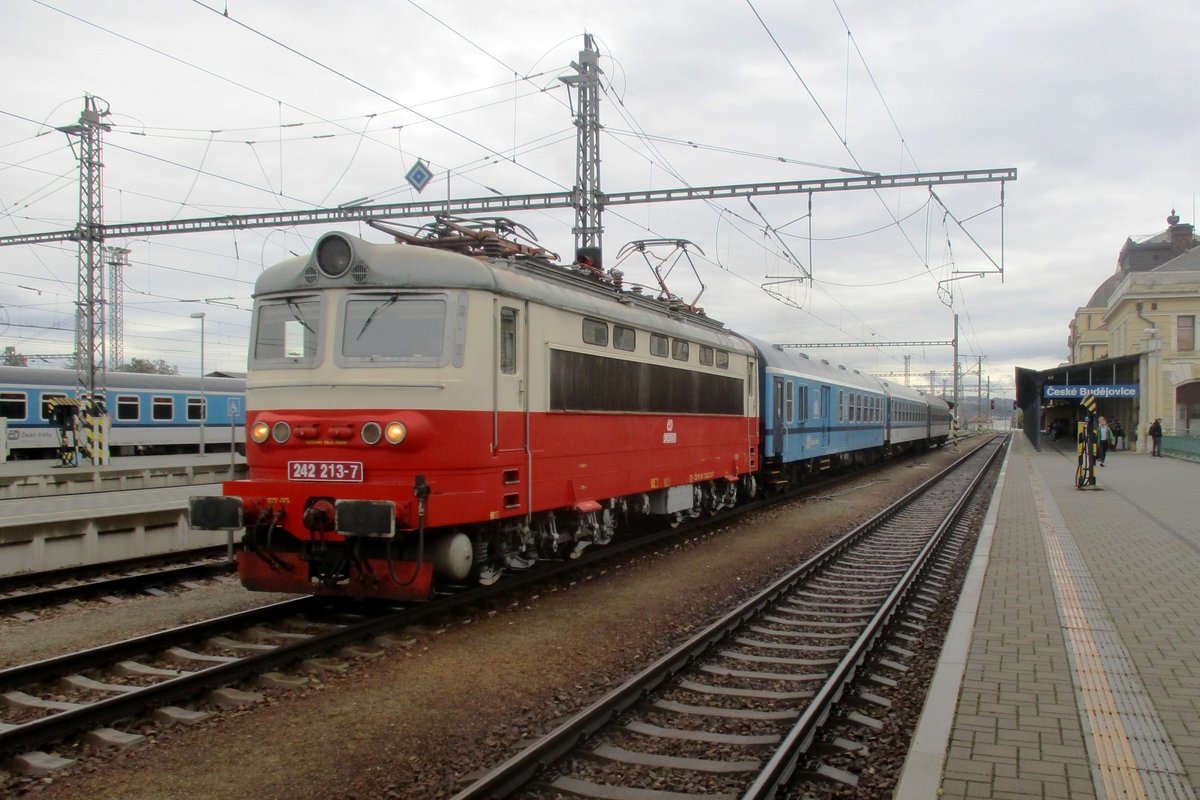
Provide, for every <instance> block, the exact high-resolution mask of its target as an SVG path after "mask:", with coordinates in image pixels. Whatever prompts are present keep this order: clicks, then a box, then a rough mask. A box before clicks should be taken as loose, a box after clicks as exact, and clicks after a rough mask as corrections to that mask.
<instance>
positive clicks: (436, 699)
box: [0, 448, 958, 800]
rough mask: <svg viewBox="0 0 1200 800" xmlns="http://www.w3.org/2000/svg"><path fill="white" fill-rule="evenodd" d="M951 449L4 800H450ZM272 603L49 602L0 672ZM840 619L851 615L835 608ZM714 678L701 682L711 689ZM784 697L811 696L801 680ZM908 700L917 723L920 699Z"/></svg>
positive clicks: (13, 630)
mask: <svg viewBox="0 0 1200 800" xmlns="http://www.w3.org/2000/svg"><path fill="white" fill-rule="evenodd" d="M957 455H958V453H955V452H954V451H952V450H951V449H949V448H947V449H946V450H945V451H938V452H930V453H929V454H926V455H923V456H921V457H920V458H916V459H909V460H906V461H903V462H901V463H899V464H896V465H892V466H890V467H888V468H887V469H886V470H884V471H882V472H879V473H874V474H872V476H871V477H870V478H864V479H861V480H859V481H856V482H854V484H852V485H851V486H848V487H839V488H838V490H837V491H836V493H835V494H829V495H825V496H823V497H818V498H814V499H809V500H806V501H797V502H794V503H790V504H788V505H786V506H782V507H778V508H774V509H770V510H767V511H763V512H759V513H757V514H754V515H751V516H750V517H749V518H748V519H746V520H745V521H743V522H739V523H737V524H736V525H733V524H729V525H726V526H724V527H723V528H722V529H720V530H718V531H716V532H714V533H711V534H705V535H700V536H695V537H691V538H690V539H689V540H688V541H686V542H681V543H677V544H673V545H669V546H664V547H663V548H660V549H658V550H656V551H653V552H644V553H641V554H638V555H636V556H633V557H629V558H627V559H624V560H622V561H621V562H620V563H618V564H610V565H606V566H605V567H602V568H595V569H593V570H591V571H589V572H588V573H587V574H586V575H584V576H582V577H577V578H572V579H569V580H568V579H562V580H560V581H559V582H557V583H554V584H551V585H548V586H542V587H540V588H538V589H535V590H525V591H519V592H515V593H514V594H512V595H509V596H507V597H506V598H504V599H502V600H500V601H496V602H493V603H491V604H489V605H488V606H481V607H479V608H477V609H474V610H472V611H469V612H465V613H462V614H459V615H456V616H454V617H453V618H452V619H450V618H448V619H445V620H441V621H439V622H437V623H431V624H430V625H428V626H424V627H422V628H421V629H418V630H413V631H408V632H405V633H404V634H403V636H404V637H406V638H407V640H408V641H407V642H406V644H408V646H406V647H392V648H389V649H388V650H387V652H386V654H385V655H384V657H382V658H377V659H359V660H356V661H352V662H347V663H346V669H345V670H344V671H337V672H327V673H313V674H311V675H310V676H309V678H310V679H309V682H308V683H307V684H306V685H305V686H304V687H302V688H300V689H295V690H291V691H275V692H266V699H265V701H264V702H262V703H259V704H256V705H253V706H249V707H244V708H240V709H236V710H216V709H212V710H214V711H216V713H214V714H213V716H212V717H210V718H209V719H208V720H206V721H204V722H201V723H198V724H196V725H191V726H175V727H161V726H157V725H154V724H152V723H148V722H139V723H137V725H136V726H133V725H131V726H129V727H126V728H124V729H126V730H132V731H134V732H138V733H143V734H145V735H147V736H148V737H149V738H148V741H147V743H145V744H143V745H142V746H140V747H137V748H134V749H131V750H128V751H125V752H122V753H119V754H116V755H114V754H112V753H103V754H98V755H89V754H87V753H86V751H83V750H79V751H78V752H70V753H63V755H67V756H68V757H73V758H78V763H77V764H76V765H75V766H74V767H72V768H71V769H69V770H67V771H65V772H63V773H58V774H56V775H54V776H51V777H49V778H44V779H26V778H18V777H15V776H12V775H9V774H7V773H4V772H3V771H0V795H4V794H9V795H13V796H17V797H39V798H46V800H95V798H97V797H103V798H114V799H119V798H128V799H129V800H147V799H148V798H154V799H155V800H172V799H173V798H181V799H182V798H189V799H190V798H210V797H211V798H221V799H222V800H238V798H247V799H248V800H249V799H250V798H253V799H254V800H268V799H269V798H294V800H310V799H311V800H318V799H320V800H326V798H345V800H365V799H367V798H444V797H448V796H449V795H450V794H452V793H453V792H454V790H455V789H457V788H460V787H461V786H462V785H463V784H464V783H465V782H466V781H467V779H468V777H469V776H470V775H472V774H475V773H477V772H478V771H480V770H483V769H486V768H488V767H491V766H494V765H496V764H498V763H499V762H500V761H502V760H503V759H504V758H506V757H507V756H508V755H511V753H512V752H514V750H515V748H518V747H520V746H521V744H522V743H523V742H527V741H529V740H532V739H534V738H536V737H538V736H540V735H542V734H543V733H545V732H546V731H548V730H550V729H552V728H553V727H554V726H555V725H556V724H557V723H559V722H561V721H562V720H563V719H565V718H566V717H567V716H569V715H571V714H573V713H575V712H577V711H578V710H580V709H581V708H583V707H585V706H586V705H588V704H589V703H591V702H592V701H594V700H595V699H596V698H598V697H599V696H600V695H601V694H602V693H604V692H605V691H607V690H608V689H610V688H612V687H613V686H616V685H618V684H619V683H621V682H622V681H624V680H625V679H626V678H627V677H628V676H629V675H631V674H633V673H634V672H636V671H638V670H640V669H641V668H643V667H644V666H645V665H646V664H648V663H649V662H651V661H652V660H654V659H655V658H657V657H658V656H660V655H661V654H662V653H664V652H665V651H666V650H667V649H669V648H670V647H671V646H672V645H673V644H674V643H676V642H678V641H680V640H681V639H682V638H683V637H685V636H686V635H688V634H690V633H692V632H693V631H694V630H696V629H698V628H700V627H702V626H704V625H706V624H708V623H709V622H711V621H712V620H714V619H715V618H717V617H718V616H720V615H721V614H722V613H723V612H724V611H725V610H727V609H728V608H729V607H730V606H731V605H733V604H735V603H737V602H739V601H741V600H743V599H745V598H746V597H748V596H749V595H750V594H752V593H753V592H754V591H755V590H757V589H758V588H760V587H761V586H763V585H766V584H767V583H769V582H770V581H772V580H774V579H775V578H777V577H778V576H779V575H781V574H782V573H783V572H785V571H786V570H787V569H789V568H790V567H791V565H792V564H794V563H796V562H798V561H799V560H801V559H803V558H804V557H806V556H809V555H811V554H813V553H814V552H816V551H817V550H819V549H820V548H821V547H823V546H824V545H825V544H827V543H828V542H829V541H830V540H831V539H832V538H834V537H835V536H836V535H838V534H839V533H841V532H843V531H845V530H847V529H848V528H850V527H852V526H853V525H855V524H857V523H858V522H861V521H862V520H863V519H865V518H866V517H868V516H870V515H871V514H872V513H874V512H875V511H876V510H878V509H879V508H882V507H883V506H885V505H887V504H888V503H890V502H892V501H893V500H895V499H896V498H898V497H899V496H901V495H902V494H904V493H905V492H907V491H908V490H909V489H911V488H912V487H913V486H915V485H916V484H917V483H919V482H921V481H923V480H925V479H926V478H928V477H929V476H930V475H931V474H932V473H933V472H934V471H935V470H936V469H937V468H939V467H940V466H942V465H944V464H946V463H948V462H949V461H950V460H952V459H953V458H955V457H957ZM279 599H282V596H280V595H257V594H252V593H247V592H245V591H244V590H242V589H241V587H240V586H238V585H237V584H236V583H229V582H224V581H212V582H206V583H205V585H201V586H199V587H198V588H195V589H191V590H189V591H186V592H181V593H179V594H174V593H172V594H171V595H170V596H169V597H129V598H123V599H122V600H120V601H119V602H117V603H115V604H110V603H90V604H88V605H87V606H86V607H84V606H79V607H76V608H73V609H66V610H63V609H56V610H55V611H54V613H53V614H51V615H49V616H48V618H45V619H38V620H34V621H19V620H13V619H4V620H0V666H4V665H12V664H16V663H25V662H27V661H30V660H32V659H35V658H46V657H50V656H53V655H57V654H61V653H63V652H68V651H72V650H75V649H79V648H81V647H85V646H89V645H95V644H102V643H106V642H108V641H112V640H113V639H116V638H124V637H128V636H134V635H139V634H142V633H148V632H150V631H153V630H158V629H162V628H166V627H171V626H175V625H179V624H184V623H187V622H194V621H197V620H200V619H205V618H208V617H211V616H214V615H217V614H222V613H232V612H234V611H240V610H244V609H247V608H252V607H255V606H259V605H263V604H265V603H268V602H275V601H277V600H279ZM837 610H843V611H844V610H845V609H844V608H842V609H829V611H837ZM932 624H933V623H932V622H930V625H931V626H932ZM780 633H781V635H780V636H779V637H778V639H777V640H778V641H779V642H781V643H787V637H786V631H785V630H782V629H781V631H780ZM759 636H766V634H759ZM781 652H782V651H781ZM783 655H784V657H804V656H797V655H796V654H794V653H793V654H788V653H783ZM817 657H819V656H817ZM735 668H736V667H735ZM915 672H917V670H916V669H915V668H914V669H913V670H912V671H911V672H910V673H909V674H908V675H906V676H905V678H904V681H902V683H904V682H907V681H908V679H909V678H910V677H911V676H912V674H913V673H915ZM710 679H711V680H710ZM717 680H718V676H707V677H706V678H705V681H706V682H711V683H713V684H714V685H715V684H716V682H717ZM762 688H766V687H765V685H764V686H763V687H762ZM777 688H778V689H780V690H782V691H788V692H796V691H803V690H804V686H803V685H802V684H797V683H794V682H788V683H787V684H786V685H785V684H782V683H781V685H779V686H778V687H777ZM667 694H668V690H664V693H663V696H667ZM669 694H670V697H671V699H674V700H677V701H679V702H703V703H708V704H713V705H720V703H721V699H720V697H719V696H715V695H703V697H702V698H701V697H699V696H697V697H693V698H691V700H690V701H689V699H688V696H689V694H690V693H688V692H683V691H679V690H669ZM761 703H762V705H761V707H762V708H763V709H764V710H774V709H775V708H776V707H775V706H774V705H773V704H772V703H771V702H770V701H768V700H764V701H761ZM911 705H913V706H914V708H913V709H912V710H911V713H912V714H913V715H914V719H915V715H916V714H918V713H919V711H920V704H919V703H912V704H911ZM897 713H898V711H897ZM631 735H632V734H631ZM704 748H709V749H708V750H707V751H706V752H707V753H708V755H706V756H705V755H698V757H710V758H711V757H714V754H713V752H712V750H711V748H712V745H705V746H703V747H701V748H698V749H697V750H698V753H699V752H701V751H704ZM743 749H744V748H737V751H738V752H741V751H742V750H743ZM676 752H678V751H676ZM735 757H737V758H741V757H743V756H735ZM902 757H903V752H901V755H900V758H902ZM872 760H873V761H874V759H872ZM656 780H658V779H656ZM647 788H657V787H654V786H652V785H651V786H648V787H647ZM552 795H553V793H551V794H547V795H544V796H552ZM881 796H882V795H881Z"/></svg>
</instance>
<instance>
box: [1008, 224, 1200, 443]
mask: <svg viewBox="0 0 1200 800" xmlns="http://www.w3.org/2000/svg"><path fill="white" fill-rule="evenodd" d="M1197 245H1200V239H1198V238H1197V237H1196V233H1195V227H1194V225H1192V224H1188V223H1181V222H1180V221H1179V217H1178V216H1177V215H1176V214H1175V212H1174V211H1172V212H1171V215H1170V216H1169V217H1167V229H1166V230H1165V231H1162V232H1160V233H1158V234H1155V235H1153V236H1147V237H1138V238H1136V239H1135V238H1134V237H1130V238H1128V239H1126V241H1125V244H1124V246H1123V247H1122V248H1121V252H1120V254H1119V255H1118V257H1117V270H1116V272H1115V273H1114V274H1112V275H1110V276H1109V277H1108V278H1107V279H1105V280H1104V281H1103V282H1102V283H1101V284H1100V285H1099V287H1097V289H1096V291H1095V292H1094V293H1093V294H1092V296H1091V298H1090V299H1089V300H1088V301H1087V304H1086V305H1083V306H1081V307H1079V308H1078V309H1077V310H1076V311H1075V316H1074V318H1073V319H1072V320H1071V322H1070V326H1069V328H1070V335H1069V336H1068V339H1067V345H1068V348H1069V350H1070V357H1069V360H1068V361H1067V362H1066V363H1064V364H1062V365H1060V366H1059V367H1057V368H1055V369H1051V370H1042V371H1040V372H1039V371H1034V370H1026V369H1018V370H1017V402H1018V405H1019V406H1020V407H1021V408H1022V409H1023V411H1024V417H1025V431H1026V434H1027V435H1029V436H1030V438H1031V439H1032V440H1033V442H1034V444H1038V443H1039V434H1040V432H1041V431H1048V430H1051V428H1052V426H1053V424H1054V422H1055V421H1056V420H1058V419H1065V420H1067V421H1068V424H1069V425H1071V430H1073V429H1074V428H1073V423H1074V420H1075V419H1076V418H1077V406H1078V401H1079V400H1080V399H1081V398H1082V396H1083V395H1084V394H1087V393H1091V394H1094V395H1095V396H1096V397H1097V400H1098V401H1099V402H1100V409H1099V412H1098V413H1100V414H1102V415H1104V416H1106V417H1108V418H1109V419H1110V420H1112V419H1118V420H1120V421H1121V424H1122V427H1123V428H1124V429H1125V431H1126V433H1127V435H1128V438H1129V442H1130V445H1131V446H1132V447H1137V448H1138V449H1140V450H1147V451H1148V450H1149V448H1150V442H1149V439H1148V437H1147V436H1146V429H1147V427H1149V425H1150V423H1152V422H1153V421H1154V420H1155V419H1156V418H1157V419H1161V420H1162V427H1163V433H1164V440H1163V443H1164V448H1165V449H1167V450H1174V451H1176V452H1177V453H1178V454H1179V455H1190V456H1193V457H1200V349H1198V348H1197V339H1198V338H1200V337H1198V331H1197V320H1200V247H1197ZM1089 390H1090V391H1089Z"/></svg>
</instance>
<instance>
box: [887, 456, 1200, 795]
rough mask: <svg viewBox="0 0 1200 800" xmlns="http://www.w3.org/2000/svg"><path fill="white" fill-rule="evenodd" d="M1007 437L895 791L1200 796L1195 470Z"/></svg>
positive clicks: (1199, 497) (1199, 476)
mask: <svg viewBox="0 0 1200 800" xmlns="http://www.w3.org/2000/svg"><path fill="white" fill-rule="evenodd" d="M1062 445H1063V446H1062V447H1061V448H1060V447H1058V446H1056V445H1054V444H1047V443H1046V442H1043V444H1042V451H1041V452H1038V451H1036V450H1035V449H1034V448H1033V446H1032V445H1031V444H1030V443H1029V441H1028V440H1027V439H1026V438H1025V437H1024V436H1021V435H1019V434H1018V435H1017V436H1015V437H1014V440H1013V446H1012V448H1011V449H1010V451H1009V454H1008V456H1007V458H1006V461H1005V466H1004V470H1003V475H1002V478H1001V483H1000V484H999V485H998V486H997V488H996V491H995V493H994V495H993V498H992V504H991V508H990V511H989V514H988V519H987V522H986V523H985V529H984V532H983V536H982V537H981V539H980V542H979V546H978V547H977V549H976V552H975V556H974V561H973V563H972V567H971V570H970V573H969V575H968V577H967V585H966V588H965V591H964V593H963V598H962V600H961V601H960V603H959V606H958V611H957V612H956V614H955V621H954V624H953V625H952V627H951V631H950V634H949V637H948V639H947V642H946V647H945V650H944V651H943V656H942V660H941V662H940V664H939V666H938V669H937V673H936V675H935V677H934V684H933V686H932V688H931V689H930V694H929V697H928V698H927V702H926V706H925V710H924V712H923V714H922V716H921V721H920V724H919V725H918V729H917V732H916V736H915V738H914V741H913V745H912V749H911V750H910V753H909V757H908V760H907V761H906V764H905V769H904V774H903V776H902V778H901V781H900V784H899V786H898V787H897V791H896V794H895V797H896V798H899V799H900V800H918V799H919V800H930V799H931V798H936V797H942V798H1071V799H1072V800H1076V799H1080V800H1086V799H1087V798H1098V799H1100V800H1111V799H1112V798H1148V799H1149V800H1155V799H1156V798H1195V797H1196V796H1197V793H1198V791H1200V464H1196V463H1193V462H1190V461H1184V460H1179V459H1174V458H1169V457H1168V458H1153V457H1151V456H1150V455H1149V454H1146V453H1136V452H1131V451H1121V452H1115V453H1112V452H1110V453H1109V454H1108V458H1107V459H1106V464H1105V466H1104V467H1103V468H1097V485H1096V486H1095V487H1089V488H1086V489H1077V488H1075V463H1076V457H1075V452H1074V449H1073V446H1072V444H1071V443H1069V442H1063V443H1062Z"/></svg>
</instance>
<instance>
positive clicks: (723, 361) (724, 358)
mask: <svg viewBox="0 0 1200 800" xmlns="http://www.w3.org/2000/svg"><path fill="white" fill-rule="evenodd" d="M717 368H718V369H729V353H728V352H726V351H725V350H718V351H717Z"/></svg>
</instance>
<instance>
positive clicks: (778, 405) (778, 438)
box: [771, 377, 786, 457]
mask: <svg viewBox="0 0 1200 800" xmlns="http://www.w3.org/2000/svg"><path fill="white" fill-rule="evenodd" d="M783 383H784V381H783V378H779V377H776V378H775V385H774V394H773V395H772V396H771V405H772V406H773V407H774V408H773V409H772V411H771V415H772V416H771V431H772V433H773V434H774V435H773V437H772V439H773V442H772V443H773V445H774V451H775V452H774V453H773V454H772V455H774V456H776V457H779V456H782V455H783V439H784V431H785V430H786V429H785V428H784V427H783Z"/></svg>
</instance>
